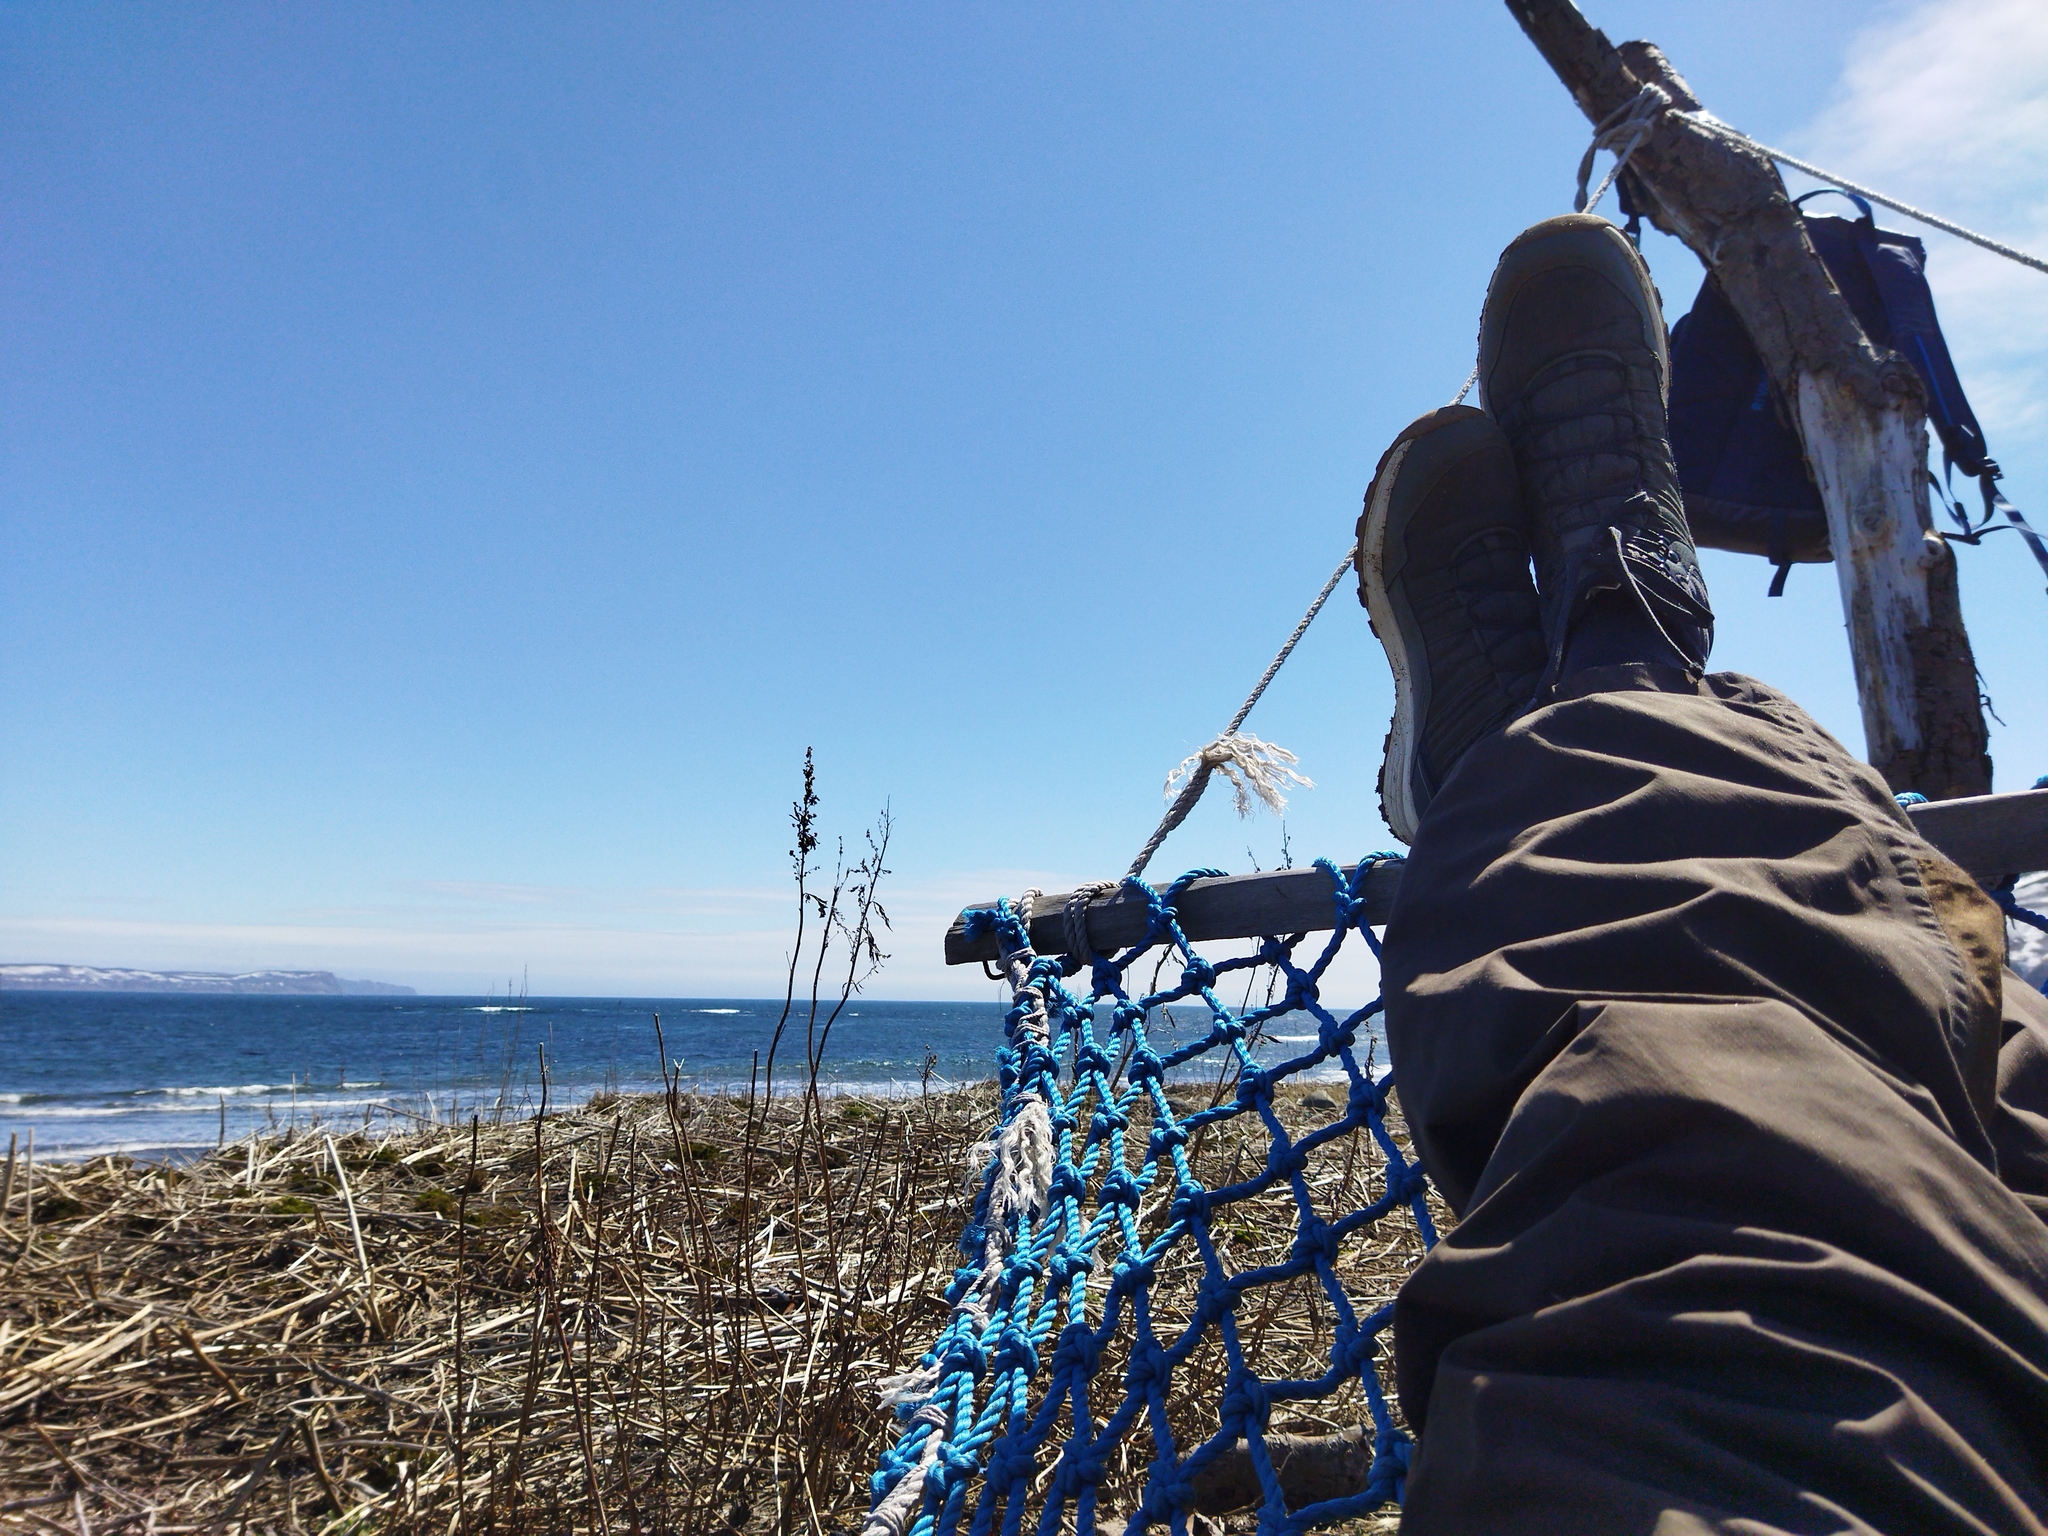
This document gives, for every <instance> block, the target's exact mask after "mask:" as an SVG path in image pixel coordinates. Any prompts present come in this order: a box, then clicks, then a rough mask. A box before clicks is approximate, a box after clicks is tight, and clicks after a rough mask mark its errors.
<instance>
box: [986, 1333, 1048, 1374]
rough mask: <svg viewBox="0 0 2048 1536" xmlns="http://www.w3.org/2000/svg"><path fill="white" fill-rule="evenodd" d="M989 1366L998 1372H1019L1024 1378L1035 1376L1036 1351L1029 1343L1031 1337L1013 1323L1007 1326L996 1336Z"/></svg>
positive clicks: (1036, 1369) (1036, 1364) (1036, 1371)
mask: <svg viewBox="0 0 2048 1536" xmlns="http://www.w3.org/2000/svg"><path fill="white" fill-rule="evenodd" d="M989 1364H991V1365H992V1366H994V1367H995V1368H996V1369H997V1370H999V1371H1007V1370H1021V1371H1022V1372H1023V1373H1024V1374H1025V1375H1026V1376H1036V1375H1037V1374H1038V1350H1037V1348H1036V1347H1035V1346H1034V1345H1033V1344H1032V1342H1031V1335H1030V1334H1028V1333H1026V1332H1025V1331H1024V1330H1023V1329H1022V1328H1019V1327H1018V1326H1017V1325H1016V1324H1015V1323H1011V1324H1009V1325H1008V1326H1007V1327H1005V1328H1004V1329H1003V1331H1002V1332H1001V1333H999V1334H997V1335H996V1347H995V1351H994V1353H993V1354H991V1355H990V1356H989Z"/></svg>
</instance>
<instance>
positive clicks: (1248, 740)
mask: <svg viewBox="0 0 2048 1536" xmlns="http://www.w3.org/2000/svg"><path fill="white" fill-rule="evenodd" d="M1660 94H1661V93H1660ZM1630 148H1631V149H1633V148H1634V146H1633V145H1631V146H1630ZM1623 158H1624V159H1625V158H1626V156H1624V157H1623ZM1603 190H1604V189H1603ZM1478 382H1479V364H1478V363H1477V362H1474V363H1473V364H1472V371H1471V372H1470V373H1468V374H1466V375H1465V382H1464V383H1463V384H1460V385H1459V386H1458V392H1457V393H1456V394H1455V395H1453V396H1451V404H1452V405H1457V404H1459V403H1460V402H1462V401H1463V400H1464V398H1465V397H1466V396H1467V395H1469V394H1471V393H1472V386H1473V385H1474V384H1477V383H1478ZM1356 558H1357V551H1356V549H1355V547H1354V548H1350V549H1346V550H1345V551H1344V558H1343V559H1342V560H1340V561H1338V562H1337V569H1335V570H1334V571H1332V572H1330V579H1329V580H1328V581H1326V582H1324V583H1323V590H1322V591H1320V592H1318V593H1317V594H1316V600H1315V601H1314V602H1312V603H1310V604H1309V605H1308V612H1307V613H1304V614H1303V615H1302V616H1301V622H1300V623H1299V624H1297V625H1295V626H1294V633H1293V634H1291V635H1289V636H1288V637H1287V643H1286V644H1284V645H1282V646H1281V647H1280V651H1279V654H1277V655H1276V656H1274V658H1273V660H1272V662H1271V663H1270V664H1269V665H1268V666H1267V667H1266V670H1265V671H1264V672H1262V673H1260V674H1259V680H1258V681H1257V682H1256V683H1254V684H1253V685H1252V691H1251V692H1250V693H1249V694H1248V695H1246V697H1245V701H1244V703H1242V704H1240V705H1239V706H1238V709H1237V713H1236V714H1234V715H1232V716H1231V717H1230V724H1228V725H1226V726H1225V727H1223V732H1222V734H1221V735H1219V736H1218V737H1217V738H1216V739H1215V740H1214V741H1212V742H1210V743H1209V745H1207V746H1206V747H1204V748H1202V750H1201V751H1199V752H1197V753H1195V754H1194V756H1192V757H1188V758H1184V759H1182V761H1181V765H1180V766H1179V767H1178V768H1176V769H1174V771H1173V772H1172V773H1170V774H1168V775H1167V778H1166V787H1167V790H1168V792H1169V793H1170V792H1171V791H1172V789H1173V786H1174V783H1175V781H1176V780H1178V779H1179V778H1180V777H1181V776H1182V775H1183V774H1187V775H1189V777H1188V782H1187V786H1186V787H1185V788H1184V789H1182V790H1181V792H1180V794H1179V796H1178V797H1177V798H1176V799H1175V800H1174V802H1173V804H1171V805H1169V806H1168V807H1167V808H1166V815H1165V816H1163V817H1162V818H1160V822H1159V825H1158V826H1157V827H1155V828H1153V829H1152V835H1151V836H1150V837H1149V838H1147V839H1146V840H1145V846H1144V847H1143V848H1140V849H1139V850H1138V856H1137V857H1136V858H1135V859H1133V860H1131V867H1130V868H1129V869H1128V870H1127V871H1125V873H1124V878H1125V879H1126V880H1131V879H1135V878H1136V877H1137V876H1139V875H1142V874H1143V873H1144V872H1145V866H1146V865H1147V864H1150V863H1151V862H1152V855H1153V854H1155V853H1157V852H1158V851H1159V845H1160V844H1161V843H1163V842H1165V841H1166V839H1167V836H1168V834H1170V833H1171V832H1172V831H1173V829H1174V828H1175V827H1177V826H1179V825H1180V824H1181V823H1182V822H1184V821H1186V820H1187V819H1188V812H1190V811H1192V810H1193V809H1194V808H1195V802H1196V801H1198V800H1200V799H1201V798H1202V791H1203V790H1205V789H1207V788H1208V787H1209V779H1210V776H1211V774H1212V773H1213V772H1214V771H1215V770H1216V768H1218V767H1221V766H1222V764H1223V761H1224V760H1225V759H1227V760H1228V761H1229V762H1230V763H1231V764H1232V765H1233V767H1234V768H1235V769H1236V770H1238V771H1241V772H1242V773H1244V775H1245V779H1246V780H1249V782H1250V788H1251V790H1252V792H1253V793H1254V794H1256V795H1257V796H1258V797H1259V799H1260V800H1262V801H1264V802H1265V803H1266V804H1267V805H1269V806H1271V807H1272V808H1273V809H1274V810H1275V811H1282V810H1285V809H1286V808H1287V800H1286V798H1285V797H1284V796H1283V795H1281V794H1280V793H1279V792H1278V791H1279V787H1280V780H1279V779H1277V778H1276V777H1275V776H1276V775H1284V776H1285V779H1286V780H1287V781H1291V782H1293V783H1296V784H1299V785H1301V786H1302V787H1303V788H1304V789H1313V788H1314V787H1315V785H1314V783H1313V782H1312V781H1310V780H1308V779H1305V778H1303V777H1302V776H1301V775H1300V774H1298V773H1296V772H1295V771H1294V769H1293V766H1292V765H1293V764H1294V763H1296V762H1298V761H1300V759H1298V758H1297V757H1295V755H1294V754H1293V753H1292V752H1289V751H1287V750H1286V749H1285V748H1283V747H1276V746H1274V745H1273V744H1272V743H1271V742H1266V741H1260V740H1259V738H1258V737H1256V736H1246V737H1242V738H1240V737H1238V735H1237V728H1238V727H1239V726H1241V725H1243V724H1244V722H1245V717H1246V716H1248V715H1249V714H1251V712H1252V706H1253V705H1254V704H1256V703H1258V702H1259V696H1260V695H1261V694H1263V693H1264V692H1265V691H1266V685H1267V684H1268V683H1270V682H1272V681H1273V679H1274V677H1276V676H1277V675H1278V674H1279V671H1280V669H1281V667H1283V666H1285V665H1286V664H1287V658H1288V657H1289V656H1292V655H1293V654H1294V648H1295V646H1297V645H1299V644H1300V643H1301V637H1302V636H1303V635H1305V634H1307V633H1308V627H1309V625H1311V624H1313V623H1315V621H1316V615H1317V614H1319V613H1321V612H1322V611H1323V604H1325V603H1327V602H1328V601H1329V600H1330V594H1331V593H1332V592H1334V591H1336V590H1337V583H1338V582H1340V581H1342V580H1343V579H1344V573H1345V572H1346V571H1348V570H1350V569H1351V568H1352V566H1353V564H1354V563H1355V561H1356ZM1263 754H1271V756H1269V757H1265V758H1264V761H1263V762H1261V757H1262V755H1263ZM1276 759H1277V760H1278V761H1276ZM1282 762H1284V763H1285V764H1286V765H1287V766H1285V767H1283V766H1281V763H1282ZM1191 770H1192V771H1191ZM1224 774H1225V777H1227V778H1228V779H1229V780H1230V782H1231V785H1232V787H1233V788H1235V789H1236V791H1237V814H1238V815H1240V816H1249V815H1250V814H1251V809H1252V808H1251V802H1250V801H1249V800H1247V799H1246V797H1245V789H1246V787H1247V785H1246V782H1245V780H1240V779H1239V777H1238V772H1236V771H1232V769H1230V768H1226V769H1225V770H1224ZM1269 791H1270V793H1269ZM1025 894H1026V896H1027V897H1028V896H1031V895H1035V894H1038V893H1036V892H1028V891H1027V892H1026V893H1025ZM1024 920H1025V923H1026V926H1027V931H1028V927H1029V924H1030V921H1031V919H1030V915H1029V912H1028V910H1027V912H1026V915H1025V919H1024ZM1070 921H1071V920H1070ZM1084 921H1085V918H1084Z"/></svg>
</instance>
